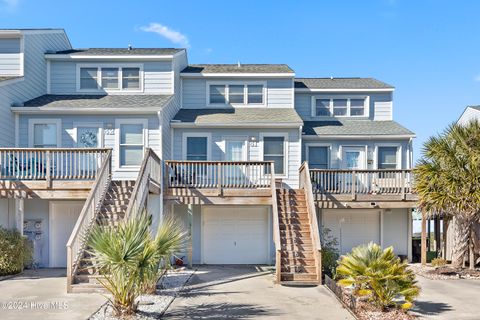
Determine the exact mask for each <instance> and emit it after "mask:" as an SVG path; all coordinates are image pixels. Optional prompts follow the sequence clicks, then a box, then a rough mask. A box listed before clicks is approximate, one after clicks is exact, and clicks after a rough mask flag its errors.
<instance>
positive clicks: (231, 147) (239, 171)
mask: <svg viewBox="0 0 480 320" xmlns="http://www.w3.org/2000/svg"><path fill="white" fill-rule="evenodd" d="M246 160H247V152H246V141H245V140H239V139H227V140H225V161H232V162H238V161H246ZM243 170H244V168H242V166H241V165H239V164H234V165H231V166H225V172H224V177H225V182H226V184H227V185H230V186H236V185H238V184H240V183H241V182H242V181H243V180H244V177H245V174H244V171H243Z"/></svg>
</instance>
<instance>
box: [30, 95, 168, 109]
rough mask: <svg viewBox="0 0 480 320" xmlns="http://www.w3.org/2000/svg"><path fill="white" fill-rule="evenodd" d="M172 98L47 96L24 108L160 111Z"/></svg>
mask: <svg viewBox="0 0 480 320" xmlns="http://www.w3.org/2000/svg"><path fill="white" fill-rule="evenodd" d="M171 98H172V96H171V95H53V94H47V95H43V96H40V97H37V98H35V99H32V100H29V101H27V102H25V103H24V104H23V107H41V108H42V110H78V111H84V110H102V109H103V110H104V109H126V110H129V109H136V110H144V111H158V110H160V109H161V108H162V107H163V106H165V104H167V102H168V101H170V99H171Z"/></svg>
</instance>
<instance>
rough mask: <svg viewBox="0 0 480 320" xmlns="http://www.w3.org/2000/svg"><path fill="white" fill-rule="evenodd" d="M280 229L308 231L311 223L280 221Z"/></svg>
mask: <svg viewBox="0 0 480 320" xmlns="http://www.w3.org/2000/svg"><path fill="white" fill-rule="evenodd" d="M279 228H280V230H293V231H297V230H298V231H307V230H310V225H305V224H297V223H288V224H284V223H280V224H279Z"/></svg>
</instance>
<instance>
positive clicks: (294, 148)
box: [173, 128, 301, 188]
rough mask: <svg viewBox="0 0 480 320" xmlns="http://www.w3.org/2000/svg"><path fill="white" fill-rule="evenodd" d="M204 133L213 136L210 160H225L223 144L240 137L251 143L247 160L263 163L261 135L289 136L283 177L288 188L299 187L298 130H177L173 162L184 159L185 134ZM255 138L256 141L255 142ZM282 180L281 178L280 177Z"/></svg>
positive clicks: (299, 142) (299, 152)
mask: <svg viewBox="0 0 480 320" xmlns="http://www.w3.org/2000/svg"><path fill="white" fill-rule="evenodd" d="M192 132H202V133H208V134H211V136H212V141H211V153H212V158H211V159H209V160H213V161H215V160H217V161H219V160H225V154H224V151H223V150H224V149H223V144H224V140H225V138H228V137H238V138H242V139H245V140H247V141H249V142H248V143H247V145H248V146H247V148H248V150H247V160H251V161H261V160H263V158H262V153H263V152H262V150H260V143H259V141H260V135H261V134H262V133H263V134H264V135H268V133H285V134H287V135H288V141H287V142H288V143H287V145H288V147H287V152H286V153H287V161H288V163H287V165H286V169H287V172H286V176H285V177H282V179H283V181H284V182H285V183H286V185H287V186H289V187H291V188H296V187H297V186H298V169H299V168H300V165H301V163H300V160H301V140H300V136H299V130H298V129H280V128H278V129H263V128H249V129H203V130H202V129H179V128H178V129H175V130H174V141H173V160H185V159H183V155H184V150H183V149H182V148H183V143H182V141H183V135H184V133H192ZM252 138H254V139H255V140H254V141H253V139H252ZM279 178H280V176H279Z"/></svg>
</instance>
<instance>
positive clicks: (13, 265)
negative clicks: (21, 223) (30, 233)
mask: <svg viewBox="0 0 480 320" xmlns="http://www.w3.org/2000/svg"><path fill="white" fill-rule="evenodd" d="M0 252H1V254H0V276H5V275H10V274H16V273H19V272H22V271H23V268H24V267H25V266H27V265H29V264H30V263H31V262H32V248H31V245H30V243H29V241H28V240H27V239H26V238H25V237H23V236H22V235H21V234H20V232H18V230H16V229H5V228H3V227H0Z"/></svg>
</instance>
